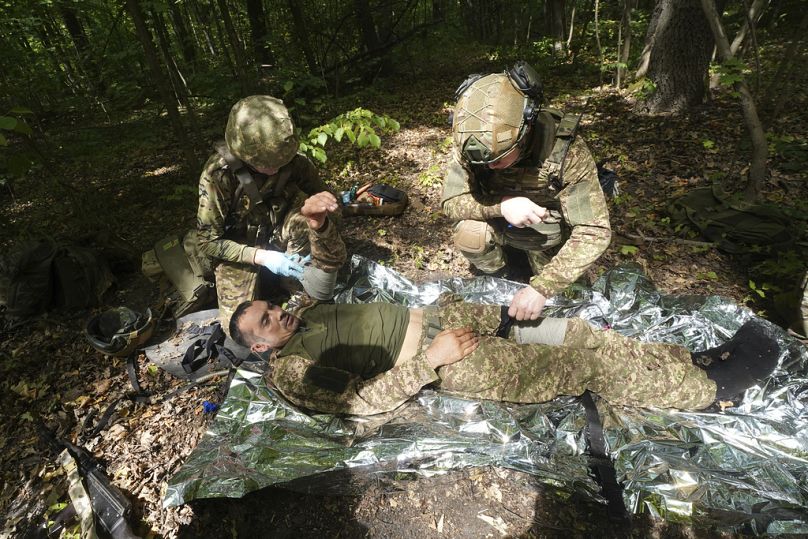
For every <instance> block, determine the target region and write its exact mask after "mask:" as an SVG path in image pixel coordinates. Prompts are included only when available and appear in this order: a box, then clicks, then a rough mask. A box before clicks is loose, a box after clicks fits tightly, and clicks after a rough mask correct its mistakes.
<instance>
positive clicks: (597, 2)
mask: <svg viewBox="0 0 808 539" xmlns="http://www.w3.org/2000/svg"><path fill="white" fill-rule="evenodd" d="M599 18H600V0H595V44H596V45H597V48H598V58H599V59H600V65H599V66H598V74H599V79H598V80H599V81H600V86H603V49H602V48H601V46H600V20H599Z"/></svg>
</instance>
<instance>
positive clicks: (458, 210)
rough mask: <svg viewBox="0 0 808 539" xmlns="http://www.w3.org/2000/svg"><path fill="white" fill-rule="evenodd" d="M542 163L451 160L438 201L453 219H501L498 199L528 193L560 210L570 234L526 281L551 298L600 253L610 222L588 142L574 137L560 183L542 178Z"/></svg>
mask: <svg viewBox="0 0 808 539" xmlns="http://www.w3.org/2000/svg"><path fill="white" fill-rule="evenodd" d="M540 166H541V163H540V162H539V163H533V164H528V165H526V166H520V167H511V168H509V169H506V170H501V171H500V170H497V171H490V170H487V169H477V170H470V169H469V168H467V167H465V166H463V165H462V164H461V163H460V162H458V161H457V160H453V162H452V163H451V164H450V165H449V169H448V171H447V173H446V178H445V182H444V187H443V197H442V201H441V204H442V207H443V212H444V213H445V214H446V216H447V217H449V218H450V219H452V220H453V221H461V220H465V219H472V220H481V221H482V220H491V219H496V218H501V217H502V209H501V207H500V202H501V200H502V197H503V196H505V195H512V196H527V197H528V198H530V199H531V200H533V201H534V202H535V203H536V204H538V205H539V206H543V207H545V208H547V209H549V210H556V211H558V212H559V213H560V214H561V217H562V219H563V222H564V224H565V225H566V228H567V230H568V234H569V237H568V238H567V240H566V241H565V243H564V244H563V245H562V246H561V248H560V250H559V251H558V253H557V254H556V255H555V256H554V257H553V259H552V260H551V261H550V262H549V263H548V264H546V265H545V266H544V267H543V268H542V270H541V273H539V275H536V276H534V277H533V278H532V279H531V280H530V284H531V286H533V287H534V288H535V289H536V290H538V291H539V292H541V293H542V294H543V295H545V296H548V297H549V296H552V295H555V294H557V293H559V292H561V291H562V290H564V289H565V288H566V287H567V286H569V285H570V284H572V283H573V282H574V281H575V280H576V279H578V277H580V276H581V275H582V274H583V273H584V272H585V271H586V269H587V268H589V266H591V265H592V263H594V262H595V260H597V259H598V257H600V255H601V254H603V252H604V251H605V250H606V249H607V248H608V246H609V242H610V240H611V226H610V224H609V211H608V208H607V207H606V199H605V197H604V195H603V191H602V190H601V187H600V183H599V182H598V171H597V167H596V166H595V161H594V159H593V158H592V154H591V153H590V152H589V148H587V146H586V143H584V142H583V141H582V140H581V139H580V138H577V139H575V141H574V142H573V143H572V144H571V145H570V149H569V152H568V153H567V157H566V159H565V160H564V163H563V184H562V185H555V184H553V183H552V182H542V181H541V180H540V179H539V176H538V171H539V169H540ZM508 185H510V186H513V185H516V186H518V187H519V188H520V190H514V189H513V188H508V187H506V186H508Z"/></svg>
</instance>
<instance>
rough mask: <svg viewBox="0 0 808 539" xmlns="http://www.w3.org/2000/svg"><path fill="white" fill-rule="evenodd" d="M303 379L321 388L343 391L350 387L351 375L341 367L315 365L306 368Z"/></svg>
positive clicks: (337, 391)
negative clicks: (340, 368)
mask: <svg viewBox="0 0 808 539" xmlns="http://www.w3.org/2000/svg"><path fill="white" fill-rule="evenodd" d="M303 379H304V380H305V381H306V382H308V383H310V384H312V385H314V386H317V387H319V388H320V389H325V390H327V391H333V392H334V393H342V392H344V391H345V390H346V389H347V388H348V384H349V383H350V381H351V375H350V374H349V373H347V372H345V371H341V370H339V369H333V368H331V367H320V366H318V365H313V366H311V367H309V368H308V369H307V370H306V375H305V376H304V377H303Z"/></svg>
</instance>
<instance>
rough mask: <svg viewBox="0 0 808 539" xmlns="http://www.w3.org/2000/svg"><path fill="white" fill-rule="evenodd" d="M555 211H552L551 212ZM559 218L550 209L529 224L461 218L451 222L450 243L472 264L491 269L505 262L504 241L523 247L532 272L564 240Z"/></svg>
mask: <svg viewBox="0 0 808 539" xmlns="http://www.w3.org/2000/svg"><path fill="white" fill-rule="evenodd" d="M553 214H555V215H553ZM562 222H563V221H562V218H561V215H560V214H559V213H557V212H553V211H551V212H550V215H548V217H547V219H546V222H542V223H539V224H538V225H536V226H535V228H532V227H525V228H515V227H511V226H508V223H507V222H506V221H505V219H492V220H491V221H474V220H469V219H467V220H464V221H460V222H459V223H457V224H456V225H455V228H454V244H455V247H456V248H457V250H458V251H460V252H461V253H462V254H463V256H465V257H466V259H467V260H468V261H469V262H471V263H472V264H473V265H474V267H476V268H477V269H479V270H480V271H483V272H485V273H494V272H496V271H499V270H500V269H502V268H504V267H505V265H506V264H507V260H506V259H505V253H504V251H503V249H502V247H503V246H504V245H508V246H510V247H513V248H516V249H519V250H521V251H524V252H525V254H526V255H527V259H528V261H529V262H530V269H531V270H532V271H533V273H534V275H535V274H538V273H539V272H540V271H541V268H542V267H543V266H545V265H546V264H547V263H548V262H549V261H550V259H551V258H552V256H553V255H554V254H555V252H556V251H557V250H558V246H559V245H561V244H562V243H563V241H564V229H563V228H562Z"/></svg>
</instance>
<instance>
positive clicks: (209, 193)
mask: <svg viewBox="0 0 808 539" xmlns="http://www.w3.org/2000/svg"><path fill="white" fill-rule="evenodd" d="M223 166H224V162H223V161H222V159H221V157H219V156H218V155H213V156H211V158H210V159H208V161H207V163H205V168H204V170H203V171H202V175H201V176H200V177H199V209H198V210H197V213H196V229H197V235H198V238H199V240H198V241H199V251H200V252H201V253H202V254H204V255H205V256H207V257H209V258H211V259H214V260H225V261H228V262H243V263H245V264H252V263H253V260H254V259H255V251H256V250H257V249H255V247H250V246H249V245H246V244H243V243H239V242H236V241H232V240H228V239H225V238H224V234H225V222H226V220H227V214H228V213H229V212H230V204H231V200H232V199H233V193H234V191H235V185H234V183H235V181H236V180H234V179H233V178H232V177H231V176H230V174H227V172H226V170H225V169H224V168H223Z"/></svg>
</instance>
